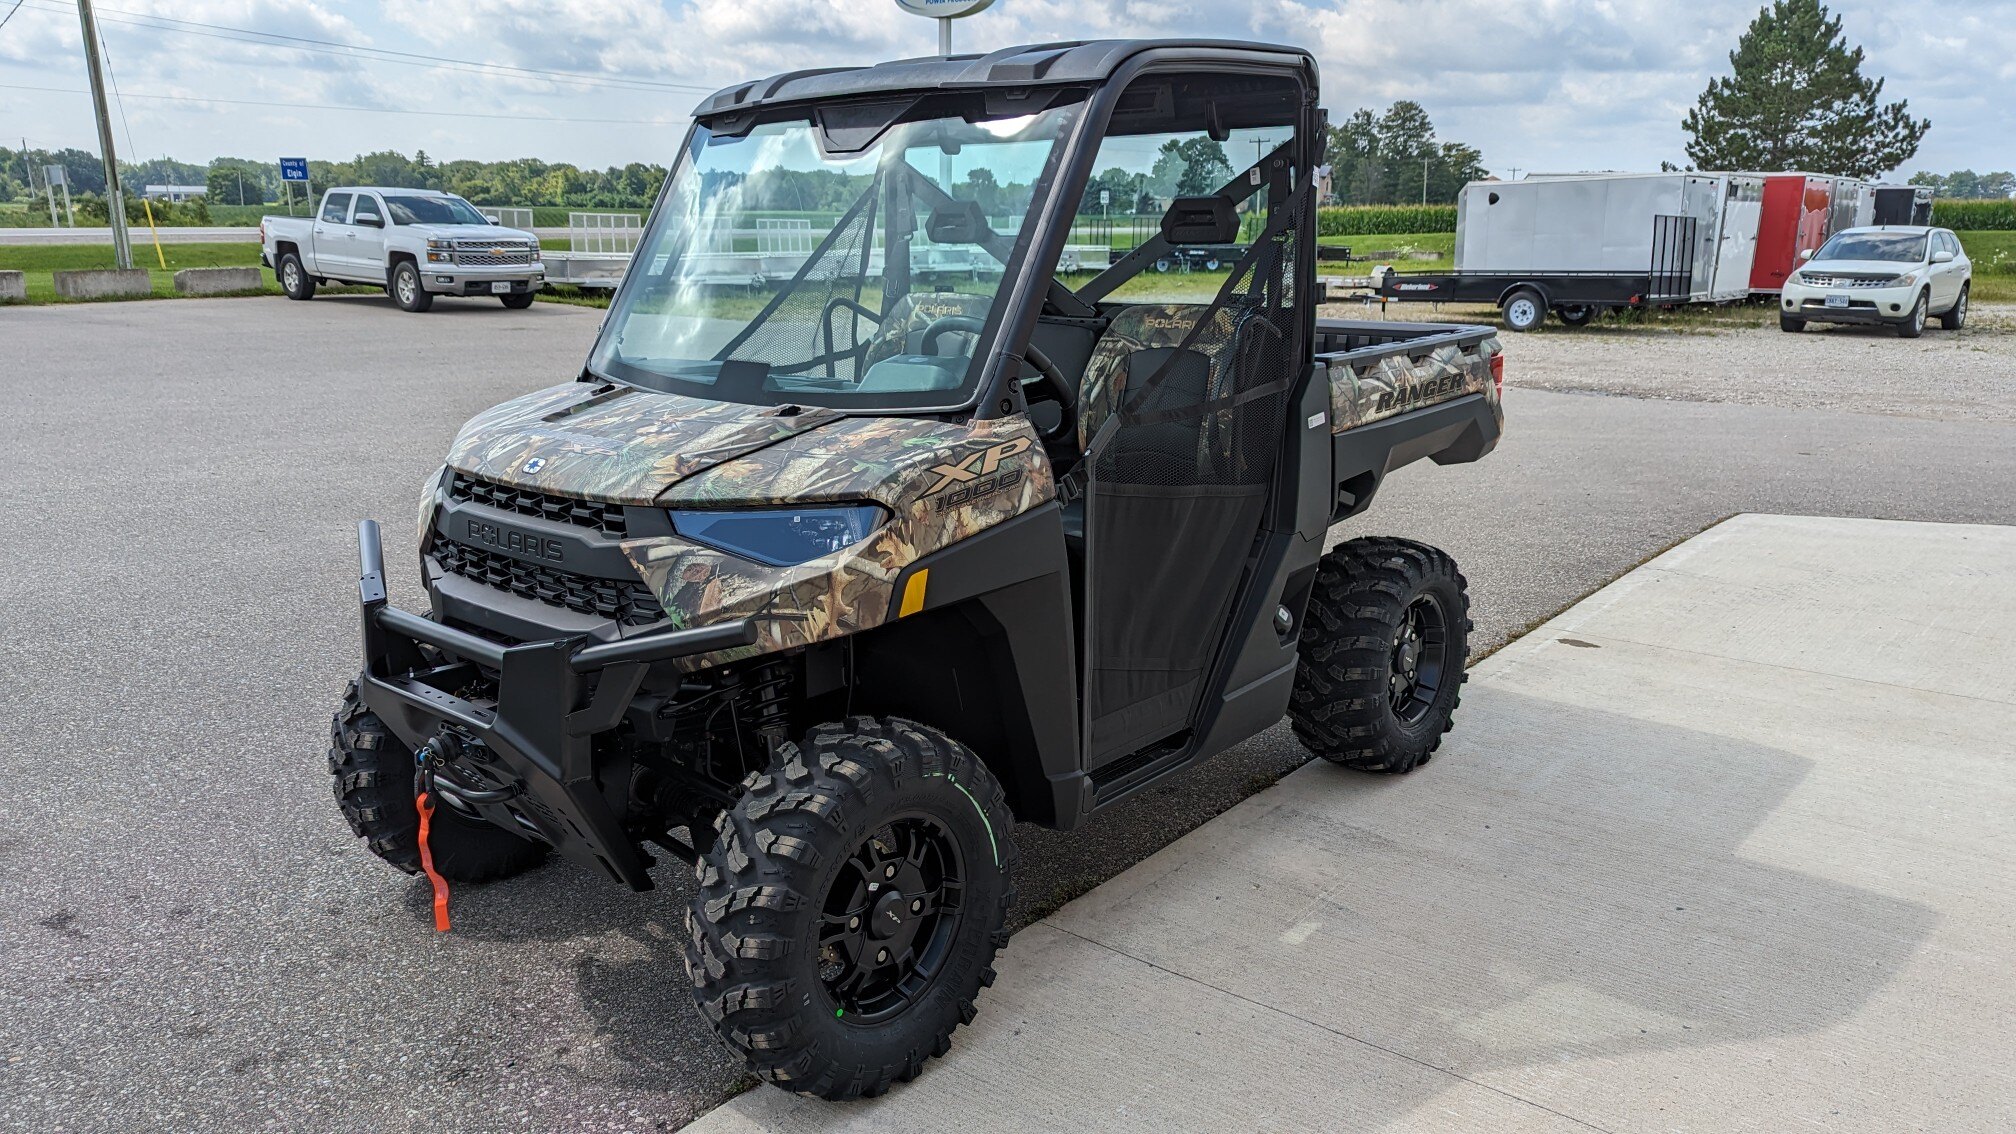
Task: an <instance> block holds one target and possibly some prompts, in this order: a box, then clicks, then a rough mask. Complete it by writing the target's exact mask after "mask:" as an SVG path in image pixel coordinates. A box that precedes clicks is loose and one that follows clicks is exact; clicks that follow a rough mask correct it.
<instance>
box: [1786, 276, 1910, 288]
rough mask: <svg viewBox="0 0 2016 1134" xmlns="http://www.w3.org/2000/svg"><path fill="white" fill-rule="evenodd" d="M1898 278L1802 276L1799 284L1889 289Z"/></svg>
mask: <svg viewBox="0 0 2016 1134" xmlns="http://www.w3.org/2000/svg"><path fill="white" fill-rule="evenodd" d="M1896 278H1897V277H1896V276H1812V275H1801V276H1800V277H1799V282H1800V283H1803V284H1805V285H1807V286H1808V287H1888V286H1890V281H1891V280H1894V279H1896Z"/></svg>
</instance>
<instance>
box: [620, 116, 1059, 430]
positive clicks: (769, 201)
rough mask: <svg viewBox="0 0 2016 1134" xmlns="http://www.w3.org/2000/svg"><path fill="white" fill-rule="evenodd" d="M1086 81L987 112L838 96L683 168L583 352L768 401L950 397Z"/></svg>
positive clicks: (890, 405) (930, 401) (626, 372)
mask: <svg viewBox="0 0 2016 1134" xmlns="http://www.w3.org/2000/svg"><path fill="white" fill-rule="evenodd" d="M1082 105H1083V99H1082V95H1080V94H1077V93H1075V92H1067V93H1063V94H1060V95H1059V96H1057V97H1056V98H1054V99H1052V100H1050V102H1049V104H1048V106H1047V108H1046V109H1043V110H1039V111H1037V112H1035V113H1033V114H1032V113H1027V112H1023V113H1017V114H1012V115H1011V114H990V113H988V112H987V111H986V109H985V105H984V103H983V101H982V100H981V98H980V97H979V96H954V95H944V96H929V97H924V98H917V97H915V96H912V97H910V98H907V99H904V100H902V101H901V102H897V103H885V104H870V105H860V104H853V105H834V106H828V107H822V108H819V109H818V110H817V111H815V112H814V114H816V118H814V117H809V116H801V117H796V118H791V119H787V120H781V121H770V122H765V123H761V124H758V125H756V126H754V127H753V128H750V129H749V130H748V131H747V133H746V134H742V135H739V136H722V135H717V134H714V133H712V132H710V131H709V130H708V129H707V127H706V126H704V125H703V126H700V127H697V128H696V129H695V131H694V135H693V140H692V144H691V146H690V148H689V149H688V150H687V152H686V153H685V154H684V155H683V157H682V158H681V160H680V162H679V165H678V168H677V169H676V170H674V171H673V174H672V181H671V184H670V185H669V186H668V187H667V189H666V192H665V195H664V197H663V198H662V200H661V201H660V203H659V205H658V208H657V210H656V212H655V213H654V215H653V217H652V219H651V222H650V225H649V227H648V228H647V230H646V232H645V234H644V236H643V239H642V240H641V241H640V242H639V244H638V247H637V251H636V253H635V255H634V256H633V258H632V260H631V264H630V269H629V278H627V279H626V280H625V281H624V284H623V288H622V292H621V294H620V295H619V297H618V299H617V303H616V306H615V308H614V309H613V310H612V311H611V312H610V313H609V319H608V322H607V324H606V326H605V328H604V330H603V333H602V335H601V337H600V338H599V339H598V340H597V342H596V346H595V351H594V353H593V355H592V356H591V357H590V359H589V368H590V370H591V371H592V372H594V373H595V374H598V375H601V376H605V377H610V378H615V379H617V380H620V381H624V382H628V383H631V384H634V385H639V386H644V387H647V388H650V389H654V390H664V391H668V392H671V393H680V394H689V395H692V396H695V397H706V398H713V399H717V400H722V401H733V402H744V403H750V404H758V405H782V404H802V405H823V406H834V407H838V408H846V409H903V408H920V409H921V408H949V407H953V406H958V405H963V404H964V403H965V402H966V401H967V400H968V399H969V398H970V396H971V394H972V391H973V386H974V384H975V383H977V382H978V381H979V374H980V371H981V367H980V366H979V365H977V364H976V363H975V362H974V359H973V354H974V348H975V344H976V341H977V339H978V337H979V332H980V331H981V330H982V327H983V325H985V324H986V322H987V319H988V316H989V314H990V313H991V312H992V311H993V310H994V306H995V301H996V298H997V293H999V292H1000V291H1001V289H1002V286H1003V281H1004V279H1005V278H1006V276H1007V273H1008V272H1009V271H1011V270H1014V269H1015V268H1016V267H1017V265H1016V264H1015V263H1014V262H1013V261H1015V260H1016V259H1017V257H1016V256H1015V254H1014V253H1015V249H1016V245H1017V239H1018V237H1019V236H1020V235H1021V233H1022V229H1023V225H1024V223H1025V221H1027V220H1028V219H1029V218H1030V217H1031V216H1033V215H1035V213H1036V211H1037V210H1038V208H1039V206H1040V203H1041V201H1042V200H1043V199H1044V197H1045V196H1046V195H1047V193H1048V190H1049V185H1050V182H1051V180H1052V178H1053V177H1054V174H1055V167H1056V164H1057V160H1058V159H1057V151H1058V148H1059V142H1060V140H1061V139H1062V138H1064V137H1066V136H1067V135H1068V134H1069V133H1070V131H1071V129H1072V127H1073V125H1074V124H1075V123H1076V122H1077V119H1078V114H1079V109H1080V107H1081V106H1082Z"/></svg>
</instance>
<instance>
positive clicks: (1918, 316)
mask: <svg viewBox="0 0 2016 1134" xmlns="http://www.w3.org/2000/svg"><path fill="white" fill-rule="evenodd" d="M1924 333H1925V293H1924V292H1922V291H1921V292H1919V293H1918V302H1916V303H1914V304H1912V305H1911V314H1909V315H1906V316H1905V317H1904V321H1903V322H1902V323H1899V324H1897V337H1898V338H1900V339H1915V338H1917V337H1918V336H1919V335H1922V334H1924Z"/></svg>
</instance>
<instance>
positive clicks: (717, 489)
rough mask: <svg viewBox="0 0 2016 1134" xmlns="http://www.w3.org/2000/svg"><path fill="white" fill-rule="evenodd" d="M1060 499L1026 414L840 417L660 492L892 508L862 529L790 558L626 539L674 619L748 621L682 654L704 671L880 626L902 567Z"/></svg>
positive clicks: (687, 503) (721, 503)
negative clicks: (775, 560) (737, 643)
mask: <svg viewBox="0 0 2016 1134" xmlns="http://www.w3.org/2000/svg"><path fill="white" fill-rule="evenodd" d="M1055 496H1056V486H1055V483H1054V482H1053V480H1052V477H1051V471H1050V461H1049V458H1048V457H1046V456H1045V455H1044V452H1043V446H1042V442H1041V439H1040V438H1038V436H1037V434H1036V430H1035V428H1034V427H1033V426H1031V425H1030V424H1029V421H1028V419H1027V418H1024V417H1019V416H1018V417H1011V418H1002V419H997V420H993V421H964V422H944V421H937V420H933V419H930V418H848V419H846V420H844V421H839V422H836V423H833V424H831V425H828V426H826V427H825V428H822V429H819V430H817V431H814V432H809V433H803V434H800V435H798V436H795V437H792V438H789V439H787V440H784V441H781V442H779V443H777V444H774V445H771V446H769V447H767V448H764V449H760V450H757V451H754V452H751V453H749V454H747V455H745V456H743V457H741V458H739V459H736V460H733V461H730V462H727V463H724V464H720V465H717V466H715V467H714V468H712V469H709V470H707V471H706V472H703V473H701V474H699V475H697V476H694V477H691V478H690V479H687V480H683V481H681V482H679V483H678V484H677V485H675V486H673V488H672V489H671V490H670V491H668V492H666V493H665V494H664V495H663V496H661V497H660V498H659V499H658V503H659V504H660V505H661V506H664V507H669V508H681V507H689V508H720V507H763V506H766V505H788V504H804V505H815V504H824V503H831V504H840V503H855V502H860V501H864V500H872V501H874V502H876V503H878V504H881V505H882V506H883V507H885V508H887V509H889V512H890V514H891V517H892V518H891V519H890V521H889V522H888V523H887V524H885V525H883V527H882V528H880V529H879V530H878V531H876V533H875V534H874V535H873V536H871V537H870V538H868V539H867V540H865V541H863V542H861V543H859V544H856V545H854V546H853V547H850V548H846V549H844V550H841V551H838V552H835V553H833V554H830V555H824V556H821V557H819V558H817V559H813V560H810V561H809V562H806V563H801V564H798V565H796V566H791V567H772V566H769V565H767V564H762V563H756V562H753V561H751V560H747V559H743V558H741V557H740V556H736V555H731V554H728V553H727V552H723V551H717V550H715V549H713V548H711V547H706V546H703V545H701V544H697V543H693V542H691V541H688V540H684V539H680V538H678V537H676V536H675V537H671V538H652V539H636V540H630V541H627V542H625V543H624V544H623V545H622V546H623V553H624V554H625V555H627V556H628V557H629V559H630V562H631V564H632V565H633V566H635V567H636V568H637V572H638V574H640V575H642V576H643V578H644V581H645V582H646V583H647V584H648V585H649V586H650V587H651V589H652V591H653V592H655V593H656V594H657V596H658V600H659V602H660V603H661V604H662V605H663V606H664V607H665V610H666V613H667V614H668V615H669V616H670V617H671V619H672V622H673V623H674V625H677V626H682V627H684V626H707V625H712V624H714V623H718V622H725V621H729V620H732V619H737V618H749V617H754V618H756V619H757V627H758V634H759V637H758V638H757V642H756V644H755V645H754V646H749V647H744V648H741V649H736V650H726V651H721V652H719V653H714V654H707V655H703V656H700V657H696V658H687V659H683V660H682V661H681V662H679V663H678V664H679V665H680V667H681V668H683V669H687V670H693V669H702V668H705V667H707V666H711V665H718V664H720V663H722V662H724V661H728V660H731V659H734V658H739V657H752V656H756V655H760V654H766V653H771V652H774V651H777V650H783V649H790V648H792V647H796V646H805V645H810V644H811V643H814V642H822V641H827V640H829V639H833V638H839V637H843V636H845V635H848V634H853V633H855V632H857V631H860V630H867V629H870V628H872V627H875V626H879V625H882V624H883V623H885V622H887V621H889V620H890V619H891V618H892V617H894V615H895V609H894V608H895V604H896V579H897V576H898V575H899V574H901V573H902V571H903V569H904V568H905V567H908V566H909V565H910V564H912V563H915V562H917V561H918V560H919V559H922V558H924V557H925V556H927V555H930V554H931V553H933V552H935V551H939V550H942V549H944V548H947V547H950V546H952V545H953V544H955V543H958V542H959V541H960V540H963V539H965V538H967V537H968V536H971V535H973V534H975V533H977V532H980V531H984V530H985V529H987V528H989V527H992V526H994V525H995V524H999V523H1001V522H1003V521H1005V520H1008V519H1011V518H1013V517H1015V516H1019V515H1021V514H1022V513H1024V512H1027V511H1029V510H1031V509H1033V508H1035V507H1037V506H1039V505H1041V504H1043V503H1045V502H1047V501H1049V500H1051V499H1053V498H1054V497H1055Z"/></svg>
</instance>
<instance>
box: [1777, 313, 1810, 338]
mask: <svg viewBox="0 0 2016 1134" xmlns="http://www.w3.org/2000/svg"><path fill="white" fill-rule="evenodd" d="M1778 329H1779V330H1781V331H1783V332H1785V333H1786V334H1788V335H1796V334H1798V333H1799V332H1801V331H1803V330H1805V329H1806V320H1804V319H1794V318H1793V317H1792V316H1790V315H1780V316H1778Z"/></svg>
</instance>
